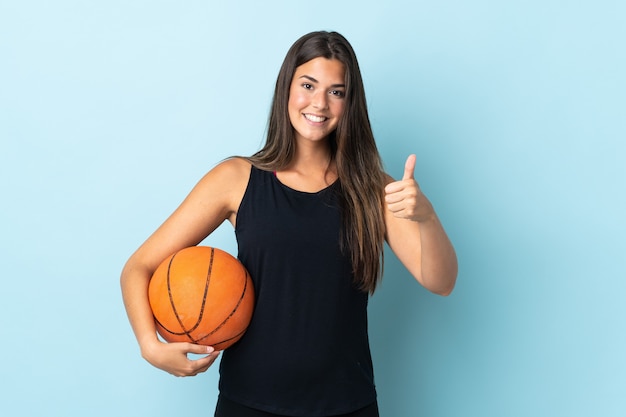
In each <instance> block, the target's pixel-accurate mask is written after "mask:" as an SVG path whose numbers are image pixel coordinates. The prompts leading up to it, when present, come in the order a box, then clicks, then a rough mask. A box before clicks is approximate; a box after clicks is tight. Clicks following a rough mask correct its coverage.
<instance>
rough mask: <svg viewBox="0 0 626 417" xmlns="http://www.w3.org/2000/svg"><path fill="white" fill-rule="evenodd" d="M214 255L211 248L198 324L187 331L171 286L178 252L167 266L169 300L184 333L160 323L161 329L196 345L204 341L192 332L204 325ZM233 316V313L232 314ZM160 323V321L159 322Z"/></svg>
mask: <svg viewBox="0 0 626 417" xmlns="http://www.w3.org/2000/svg"><path fill="white" fill-rule="evenodd" d="M214 254H215V250H214V248H211V257H210V259H209V268H208V271H207V278H206V283H205V285H204V294H203V296H202V304H201V305H200V313H199V316H198V320H197V321H196V323H195V324H194V325H193V326H192V327H191V328H190V329H188V330H187V329H186V328H185V325H184V324H183V321H182V320H181V318H180V316H179V314H178V311H177V310H176V304H175V303H174V296H173V294H172V287H171V285H170V270H171V267H172V263H173V262H174V258H175V257H176V255H178V252H177V253H175V254H174V255H172V257H171V258H170V262H169V264H168V265H167V293H168V296H169V300H170V305H171V307H172V311H173V313H174V317H176V320H177V321H178V324H179V325H180V328H181V329H182V332H174V331H172V330H170V329H167V328H165V327H164V326H163V325H162V324H161V323H159V325H161V327H163V328H164V329H165V330H166V331H167V332H169V333H171V334H173V335H175V336H182V335H185V336H187V337H188V338H189V340H191V341H192V342H194V343H197V342H198V340H202V339H194V338H193V337H192V336H191V332H193V331H194V330H196V329H197V328H198V326H200V323H202V317H203V316H204V307H205V306H206V298H207V294H208V291H209V285H210V282H211V273H212V271H213V259H214ZM231 315H232V313H231ZM157 323H158V320H157Z"/></svg>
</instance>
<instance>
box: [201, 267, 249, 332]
mask: <svg viewBox="0 0 626 417" xmlns="http://www.w3.org/2000/svg"><path fill="white" fill-rule="evenodd" d="M248 278H249V275H248V271H246V276H245V277H244V285H243V291H242V292H241V296H240V297H239V300H237V304H236V305H235V307H234V308H233V309H232V311H231V312H230V314H229V315H228V316H227V317H226V318H225V319H224V320H223V321H222V322H221V323H220V324H219V325H218V326H217V327H216V328H215V329H213V330H212V331H211V332H210V333H209V334H207V335H205V336H202V337H201V338H200V339H198V340H196V342H199V341H201V340H204V339H206V338H207V337H209V336H212V335H214V334H215V332H217V331H218V330H219V329H221V328H222V327H224V325H225V324H226V322H227V321H228V320H230V318H231V317H232V316H234V315H235V313H236V312H237V310H238V309H239V306H240V305H241V303H242V301H243V299H244V297H245V296H246V289H247V288H248ZM247 328H248V327H247V326H246V329H247ZM246 329H244V330H243V332H245V331H246ZM243 332H242V333H243ZM240 334H241V333H240ZM235 337H237V336H234V337H232V338H231V339H234V338H235ZM231 339H227V340H231ZM227 340H224V341H222V342H219V343H223V342H225V341H227Z"/></svg>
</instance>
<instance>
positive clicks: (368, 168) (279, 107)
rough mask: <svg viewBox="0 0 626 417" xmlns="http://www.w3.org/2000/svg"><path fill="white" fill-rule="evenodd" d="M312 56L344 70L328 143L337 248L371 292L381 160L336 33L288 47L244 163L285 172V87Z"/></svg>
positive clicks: (289, 133)
mask: <svg viewBox="0 0 626 417" xmlns="http://www.w3.org/2000/svg"><path fill="white" fill-rule="evenodd" d="M318 57H324V58H327V59H337V60H339V61H340V62H341V63H343V65H344V67H345V85H346V96H345V100H346V102H345V108H344V113H343V117H342V118H341V120H340V122H339V124H338V126H337V129H336V130H335V131H334V132H333V133H331V134H330V136H329V138H328V140H329V144H330V147H331V157H333V158H334V159H335V163H336V166H337V175H338V177H339V184H340V185H341V193H340V194H341V195H340V199H341V209H342V210H341V211H342V219H343V224H344V229H343V230H342V236H343V237H342V241H341V245H342V250H346V249H347V250H349V251H350V254H351V259H352V265H353V270H354V277H355V280H356V281H357V282H358V283H359V285H360V287H361V288H362V289H363V290H364V291H368V292H370V293H373V292H374V290H375V288H376V284H377V283H378V282H379V281H380V278H381V276H382V267H383V241H384V235H385V220H384V205H383V187H384V183H385V176H384V172H383V168H382V162H381V159H380V155H379V153H378V149H377V148H376V143H375V141H374V135H373V133H372V128H371V125H370V121H369V116H368V113H367V103H366V100H365V90H364V88H363V80H362V79H361V71H360V69H359V64H358V62H357V58H356V54H355V53H354V50H353V49H352V46H351V45H350V43H349V42H348V41H347V40H346V38H344V37H343V36H342V35H340V34H339V33H337V32H325V31H320V32H312V33H309V34H307V35H304V36H302V37H301V38H300V39H298V40H297V41H296V42H295V43H294V44H293V45H292V46H291V48H290V49H289V51H288V52H287V55H286V57H285V60H284V61H283V64H282V66H281V69H280V72H279V73H278V79H277V80H276V87H275V90H274V99H273V101H272V107H271V112H270V116H269V124H268V131H267V139H266V143H265V145H264V146H263V148H262V149H261V150H259V151H258V152H257V153H255V154H254V155H252V156H251V157H250V158H248V160H249V161H250V162H251V163H252V164H254V165H255V166H257V167H259V168H261V169H266V170H280V169H283V168H286V167H287V166H288V165H289V163H290V162H291V161H292V159H293V157H294V154H295V146H296V145H295V144H296V141H295V134H294V131H293V127H292V125H291V122H290V120H289V113H288V108H287V104H288V101H289V88H290V86H291V81H292V78H293V76H294V74H295V71H296V68H297V67H299V66H300V65H302V64H304V63H306V62H308V61H310V60H312V59H314V58H318Z"/></svg>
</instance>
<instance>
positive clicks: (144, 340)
mask: <svg viewBox="0 0 626 417" xmlns="http://www.w3.org/2000/svg"><path fill="white" fill-rule="evenodd" d="M149 281H150V276H149V274H148V273H147V272H146V271H142V270H141V269H138V268H135V267H133V266H132V265H131V264H127V265H126V266H125V267H124V271H123V272H122V276H121V278H120V284H121V287H122V297H123V299H124V307H125V308H126V314H127V315H128V320H129V322H130V325H131V327H132V329H133V332H134V334H135V338H136V339H137V342H138V344H139V347H140V349H141V352H142V355H144V356H145V350H146V349H148V348H149V347H150V346H151V345H152V344H154V343H156V342H158V338H157V335H156V327H155V323H154V317H153V315H152V310H151V308H150V302H149V300H148V284H149Z"/></svg>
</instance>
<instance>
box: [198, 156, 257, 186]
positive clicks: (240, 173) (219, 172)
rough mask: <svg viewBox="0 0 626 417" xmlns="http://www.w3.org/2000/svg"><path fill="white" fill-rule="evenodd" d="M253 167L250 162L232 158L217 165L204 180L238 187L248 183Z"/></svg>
mask: <svg viewBox="0 0 626 417" xmlns="http://www.w3.org/2000/svg"><path fill="white" fill-rule="evenodd" d="M251 167H252V165H251V164H250V162H248V161H247V160H246V159H244V158H230V159H227V160H225V161H222V162H220V163H219V164H217V165H216V166H215V167H214V168H213V169H212V170H211V171H209V172H208V173H207V175H206V176H205V177H204V178H203V180H204V179H205V178H208V180H209V181H212V180H219V181H220V182H221V183H222V184H224V185H225V186H227V187H237V186H238V185H241V184H247V183H248V178H249V177H250V169H251ZM244 187H245V185H244Z"/></svg>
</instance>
